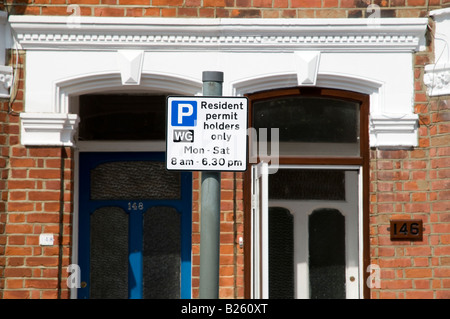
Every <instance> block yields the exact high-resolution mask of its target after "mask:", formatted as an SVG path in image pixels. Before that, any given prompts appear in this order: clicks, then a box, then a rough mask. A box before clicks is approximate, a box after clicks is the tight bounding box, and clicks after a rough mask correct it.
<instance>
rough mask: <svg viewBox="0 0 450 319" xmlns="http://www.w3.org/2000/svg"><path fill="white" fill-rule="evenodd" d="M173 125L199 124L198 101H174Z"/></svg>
mask: <svg viewBox="0 0 450 319" xmlns="http://www.w3.org/2000/svg"><path fill="white" fill-rule="evenodd" d="M171 123H172V126H196V125H197V101H172V118H171Z"/></svg>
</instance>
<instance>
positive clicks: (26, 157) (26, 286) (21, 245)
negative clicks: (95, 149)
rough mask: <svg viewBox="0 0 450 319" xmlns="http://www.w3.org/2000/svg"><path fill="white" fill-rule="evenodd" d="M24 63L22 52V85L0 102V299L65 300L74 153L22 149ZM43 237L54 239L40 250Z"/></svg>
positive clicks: (19, 64) (69, 150)
mask: <svg viewBox="0 0 450 319" xmlns="http://www.w3.org/2000/svg"><path fill="white" fill-rule="evenodd" d="M23 60H24V54H23V53H21V55H20V59H19V63H18V65H17V67H18V73H17V74H18V76H19V77H20V80H19V82H18V84H17V87H16V88H15V89H13V90H12V96H11V101H5V100H3V101H0V106H1V109H0V117H1V120H2V121H1V123H2V124H1V127H2V130H1V132H0V145H1V158H0V171H1V178H2V179H1V181H0V187H1V188H0V191H1V193H2V197H1V202H0V278H1V281H0V287H2V288H3V289H1V290H0V293H1V295H0V297H1V298H5V299H8V298H33V299H40V298H58V297H61V298H67V297H68V296H69V295H68V289H67V285H66V278H67V272H66V267H67V266H68V265H69V264H70V255H71V250H70V244H71V236H72V231H71V213H72V202H73V201H72V189H73V176H72V175H73V166H72V164H73V161H72V150H71V149H70V148H59V147H56V148H54V147H51V148H45V147H43V148H41V147H23V146H22V145H21V144H20V135H19V133H20V126H19V113H20V112H21V111H23V107H24V81H23V74H24V72H23ZM13 64H14V65H15V63H13ZM41 233H53V234H55V244H54V245H53V246H40V245H39V234H41Z"/></svg>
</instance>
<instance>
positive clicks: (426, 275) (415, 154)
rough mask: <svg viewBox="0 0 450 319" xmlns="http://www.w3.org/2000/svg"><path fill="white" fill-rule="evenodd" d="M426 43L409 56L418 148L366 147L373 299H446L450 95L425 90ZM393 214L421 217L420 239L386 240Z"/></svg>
mask: <svg viewBox="0 0 450 319" xmlns="http://www.w3.org/2000/svg"><path fill="white" fill-rule="evenodd" d="M430 25H431V26H433V23H432V22H431V23H430ZM432 48H433V42H432V37H431V43H430V46H429V50H428V51H427V52H421V53H418V54H416V56H415V57H414V59H415V60H414V62H415V68H414V74H415V79H414V80H415V90H416V91H415V102H414V108H415V112H416V114H419V118H420V127H419V147H417V148H416V149H414V150H372V151H371V177H370V179H371V198H370V200H371V212H370V213H371V215H370V229H371V259H372V262H373V263H375V264H378V265H379V266H380V268H381V289H373V290H372V297H373V298H399V299H402V298H445V299H447V298H450V134H449V133H450V96H441V97H433V98H430V97H428V96H427V94H426V87H425V85H424V84H423V83H424V82H423V75H424V66H425V65H426V64H430V63H433V54H432V52H431V49H432ZM394 218H406V219H410V218H418V219H422V220H423V223H424V228H425V231H424V234H425V235H424V238H423V240H422V241H420V242H393V241H391V240H390V235H389V231H388V227H389V220H390V219H394Z"/></svg>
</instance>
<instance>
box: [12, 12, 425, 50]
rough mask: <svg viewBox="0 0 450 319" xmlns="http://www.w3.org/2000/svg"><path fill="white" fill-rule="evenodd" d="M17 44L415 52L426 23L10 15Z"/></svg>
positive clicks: (38, 47) (56, 47)
mask: <svg viewBox="0 0 450 319" xmlns="http://www.w3.org/2000/svg"><path fill="white" fill-rule="evenodd" d="M9 21H10V24H11V27H12V29H13V30H14V32H15V34H16V41H17V42H18V43H19V44H20V46H21V47H22V48H23V49H28V50H29V49H36V50H62V49H63V50H68V49H70V48H76V49H77V50H88V49H91V50H99V49H100V50H101V49H103V50H105V49H108V50H111V49H113V50H119V49H139V50H151V51H157V50H166V51H175V50H188V51H189V50H196V51H198V50H202V49H205V50H211V49H214V48H217V49H220V50H221V51H241V52H242V51H252V52H253V51H281V50H289V51H298V50H320V51H321V52H336V51H338V52H340V51H345V52H352V51H356V52H359V51H363V52H380V51H381V52H386V51H388V52H392V51H394V52H397V51H399V52H411V51H418V50H421V49H423V48H424V41H425V38H424V34H425V31H426V26H427V19H425V18H413V19H410V18H395V19H391V18H385V19H379V23H376V24H374V23H373V22H372V21H371V23H369V22H368V20H367V19H179V18H174V19H166V18H108V17H80V19H79V21H77V22H78V23H77V28H73V27H70V26H71V24H70V21H69V20H68V17H55V16H51V17H48V16H26V15H25V16H10V18H9Z"/></svg>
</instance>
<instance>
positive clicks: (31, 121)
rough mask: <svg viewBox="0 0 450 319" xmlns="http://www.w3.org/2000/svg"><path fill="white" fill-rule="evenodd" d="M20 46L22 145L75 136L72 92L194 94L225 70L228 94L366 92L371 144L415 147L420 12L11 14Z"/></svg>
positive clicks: (423, 26)
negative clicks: (296, 89) (208, 75)
mask: <svg viewBox="0 0 450 319" xmlns="http://www.w3.org/2000/svg"><path fill="white" fill-rule="evenodd" d="M8 23H9V27H11V28H12V31H13V34H14V41H15V45H17V47H18V48H21V49H24V50H26V96H25V112H23V113H22V114H21V124H22V125H21V127H22V132H21V141H22V143H23V144H24V145H73V144H74V141H73V133H74V131H75V130H76V127H77V123H78V115H77V114H76V112H77V107H76V104H77V96H79V95H81V94H86V93H93V92H96V93H99V92H116V93H117V92H136V91H139V92H146V93H152V92H159V93H161V92H164V93H172V94H174V93H175V94H189V95H199V94H201V87H202V83H201V75H202V71H205V70H206V71H208V70H213V71H223V72H224V76H225V79H224V84H223V94H224V95H229V96H240V95H243V94H245V93H252V92H256V91H261V90H266V89H275V88H283V87H291V86H321V87H330V88H338V89H345V90H351V91H356V92H360V93H365V94H369V95H370V97H371V110H370V143H371V146H415V145H417V142H418V139H417V122H418V118H417V116H416V115H415V114H413V98H414V87H413V81H414V74H413V59H412V54H413V53H414V52H416V51H420V50H423V49H424V45H425V32H426V27H427V23H428V19H426V18H411V19H409V18H398V19H397V18H386V19H376V20H374V19H177V18H174V19H165V18H111V17H79V19H78V20H76V21H74V20H73V19H70V17H55V16H14V15H13V16H10V17H9V19H8Z"/></svg>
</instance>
